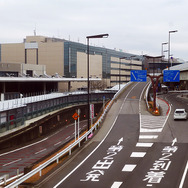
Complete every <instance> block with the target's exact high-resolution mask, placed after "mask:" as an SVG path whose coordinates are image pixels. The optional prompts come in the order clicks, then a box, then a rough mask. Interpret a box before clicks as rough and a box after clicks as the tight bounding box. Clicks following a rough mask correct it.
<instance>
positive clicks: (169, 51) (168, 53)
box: [168, 30, 178, 70]
mask: <svg viewBox="0 0 188 188" xmlns="http://www.w3.org/2000/svg"><path fill="white" fill-rule="evenodd" d="M175 32H178V30H174V31H169V32H168V65H169V64H170V34H171V33H175ZM171 67H172V63H171ZM168 70H169V66H168Z"/></svg>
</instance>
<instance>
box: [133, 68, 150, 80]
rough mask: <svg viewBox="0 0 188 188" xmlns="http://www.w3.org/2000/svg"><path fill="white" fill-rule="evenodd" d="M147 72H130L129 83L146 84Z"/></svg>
mask: <svg viewBox="0 0 188 188" xmlns="http://www.w3.org/2000/svg"><path fill="white" fill-rule="evenodd" d="M146 80H147V71H146V70H132V71H131V82H146Z"/></svg>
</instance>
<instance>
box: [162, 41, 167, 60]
mask: <svg viewBox="0 0 188 188" xmlns="http://www.w3.org/2000/svg"><path fill="white" fill-rule="evenodd" d="M166 44H168V42H163V43H162V47H161V56H162V57H163V55H164V51H163V45H166Z"/></svg>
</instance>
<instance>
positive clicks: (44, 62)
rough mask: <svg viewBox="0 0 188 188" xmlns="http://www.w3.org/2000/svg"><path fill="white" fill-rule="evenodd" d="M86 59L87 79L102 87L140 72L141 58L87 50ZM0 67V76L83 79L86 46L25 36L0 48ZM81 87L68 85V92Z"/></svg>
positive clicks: (84, 84)
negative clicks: (17, 41)
mask: <svg viewBox="0 0 188 188" xmlns="http://www.w3.org/2000/svg"><path fill="white" fill-rule="evenodd" d="M89 58H90V74H89V75H90V77H91V78H101V80H102V81H101V82H102V84H103V85H104V87H112V86H114V85H116V84H118V83H119V81H121V83H126V82H128V81H129V80H130V70H142V57H141V56H138V55H134V54H130V53H125V52H121V51H116V50H112V49H107V48H103V47H96V46H89ZM0 63H1V65H0V76H15V77H19V76H29V77H46V76H50V77H51V76H56V77H66V78H87V45H85V44H82V43H79V42H72V41H68V40H64V39H59V38H50V37H45V36H27V37H26V38H25V39H24V40H23V42H22V43H7V44H0ZM13 67H14V68H13ZM59 87H61V89H62V88H63V87H64V86H63V84H60V86H59ZM84 87H87V83H86V82H79V83H76V82H74V83H71V89H72V90H75V89H77V88H84Z"/></svg>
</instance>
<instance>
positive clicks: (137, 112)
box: [38, 83, 188, 188]
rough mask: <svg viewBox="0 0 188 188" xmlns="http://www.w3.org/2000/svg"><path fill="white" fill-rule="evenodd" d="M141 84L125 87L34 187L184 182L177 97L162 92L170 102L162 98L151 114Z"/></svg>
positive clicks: (174, 185)
mask: <svg viewBox="0 0 188 188" xmlns="http://www.w3.org/2000/svg"><path fill="white" fill-rule="evenodd" d="M144 86H145V83H136V84H133V85H132V86H131V87H130V88H129V90H126V91H125V93H123V94H122V95H121V97H120V98H119V99H118V100H117V102H116V103H115V104H114V105H113V106H112V108H111V109H110V111H109V113H108V115H107V116H106V120H105V122H104V125H103V127H102V128H101V130H100V131H99V133H98V134H97V135H96V136H95V137H94V138H93V139H92V140H91V141H90V142H89V143H88V145H86V146H85V147H84V148H82V149H81V151H80V152H78V153H76V154H75V155H74V156H72V158H71V160H70V161H69V162H68V164H65V165H63V166H62V167H61V168H60V169H58V170H57V171H55V172H53V173H52V174H51V175H50V176H49V177H48V178H46V179H45V180H44V181H43V182H41V184H40V185H38V187H45V188H48V187H50V188H51V187H55V188H56V187H58V188H60V187H63V188H66V187H69V188H79V187H80V188H81V187H82V188H83V187H88V188H94V187H97V188H104V187H105V188H119V187H120V188H124V187H125V188H144V187H154V188H168V187H169V188H186V187H188V180H187V168H188V165H187V160H188V147H187V146H188V144H187V143H188V142H187V140H186V139H187V138H186V133H187V127H188V126H187V121H174V120H173V118H172V117H173V116H172V113H173V108H176V106H178V105H179V101H177V100H176V99H174V98H171V96H170V95H168V96H164V98H165V97H166V99H167V98H168V99H169V100H168V101H169V103H170V101H171V102H172V103H173V108H172V109H171V110H170V111H169V107H168V105H167V104H166V103H165V102H164V101H160V103H161V104H162V105H164V109H165V110H166V111H165V110H164V111H163V115H162V116H158V117H153V116H151V115H150V114H148V113H147V112H146V111H145V110H144V108H145V107H144V106H143V104H144V102H143V101H140V102H139V99H140V95H141V93H142V91H143V88H144ZM160 97H162V96H160ZM165 105H166V107H165ZM182 105H187V103H185V102H184V103H182ZM179 127H181V128H180V130H179ZM108 130H109V131H108ZM178 131H179V132H178ZM182 131H183V133H182V134H183V135H184V134H185V137H184V136H183V137H182V136H181V133H180V132H182ZM101 140H102V141H101Z"/></svg>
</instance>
